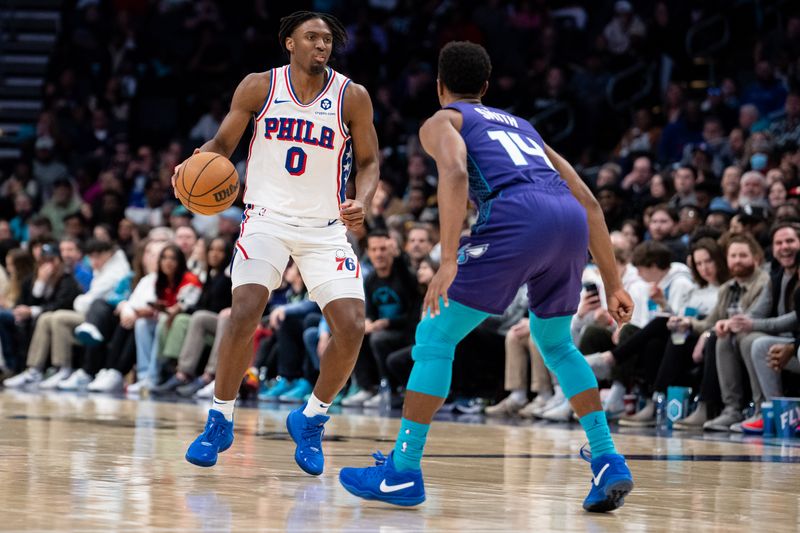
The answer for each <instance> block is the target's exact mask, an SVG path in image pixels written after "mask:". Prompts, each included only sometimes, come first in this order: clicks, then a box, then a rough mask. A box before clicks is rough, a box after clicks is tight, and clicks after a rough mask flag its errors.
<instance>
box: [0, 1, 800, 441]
mask: <svg viewBox="0 0 800 533" xmlns="http://www.w3.org/2000/svg"><path fill="white" fill-rule="evenodd" d="M73 4H74V5H70V6H67V7H66V8H65V9H64V12H63V17H64V21H63V22H64V24H63V31H62V33H61V35H60V37H59V43H58V46H57V48H56V51H55V52H54V53H53V56H52V58H51V64H50V71H49V75H48V80H47V83H46V85H45V88H44V91H43V95H42V98H43V100H44V110H43V111H42V113H41V115H40V117H39V120H38V122H37V123H36V124H34V125H32V126H31V127H30V128H29V129H26V130H23V131H22V132H21V133H20V139H19V142H20V145H21V146H22V147H23V149H24V156H23V157H22V158H20V159H19V160H17V161H14V162H13V164H11V165H9V166H7V167H6V168H2V172H3V176H2V184H0V255H1V256H2V257H0V259H2V263H3V265H4V266H5V269H0V341H2V343H0V347H1V348H2V357H1V358H0V369H2V372H3V373H5V374H7V376H8V377H7V379H6V380H5V381H4V384H5V386H6V387H17V386H30V385H37V386H38V387H41V388H59V389H66V390H75V389H81V388H88V390H90V391H98V392H99V391H122V390H127V391H128V392H129V393H137V392H140V391H142V390H148V391H150V392H151V393H153V394H168V393H170V394H171V393H173V392H176V393H178V394H180V395H184V396H192V395H198V396H200V397H203V396H208V395H209V394H210V393H211V392H212V391H213V380H214V372H215V366H216V360H217V357H218V353H217V350H218V345H219V338H220V332H221V331H222V329H223V328H224V324H225V322H226V321H227V319H228V316H229V312H230V311H229V307H230V279H229V278H228V276H227V275H226V273H225V270H226V269H225V266H226V265H227V263H228V262H229V260H230V254H231V248H232V245H233V243H234V241H235V239H236V237H237V235H238V231H239V222H240V219H241V215H242V209H241V199H239V201H238V202H237V203H236V204H235V205H234V206H233V207H231V208H230V209H228V210H226V211H225V212H223V213H221V214H220V215H215V216H199V215H193V214H192V213H190V212H188V211H187V210H186V209H184V208H183V207H182V206H180V204H178V203H177V201H176V200H175V199H174V197H173V195H172V190H171V184H170V177H171V175H172V172H173V169H174V167H175V165H176V164H177V163H179V162H180V161H182V160H183V159H184V158H185V157H186V156H187V155H188V154H189V153H191V150H192V149H193V148H194V147H196V146H199V145H200V144H202V143H203V142H204V141H205V140H207V139H209V138H210V137H211V136H213V135H214V133H215V131H216V129H217V128H218V126H219V124H220V121H221V119H222V118H223V117H224V114H225V112H226V108H227V104H228V101H229V99H230V96H231V94H232V91H233V89H234V88H235V86H236V84H237V83H238V81H239V80H240V79H241V78H242V77H243V76H244V75H245V74H246V73H248V72H252V71H261V70H265V69H267V68H270V67H271V66H274V65H279V64H282V63H284V62H285V57H283V56H282V55H281V51H280V48H279V46H278V43H277V41H276V35H277V28H278V23H279V19H280V16H282V15H284V14H286V13H287V12H289V11H293V10H295V9H299V8H304V7H305V8H309V9H315V10H322V11H328V12H331V13H334V14H335V15H337V16H339V17H340V18H341V20H342V21H343V23H344V24H345V26H346V27H347V31H348V35H349V41H348V44H347V45H346V47H345V48H344V49H343V50H337V51H335V54H334V58H333V65H334V67H335V68H337V69H339V70H341V71H342V72H344V73H346V74H347V75H348V76H351V77H352V78H353V79H354V80H356V81H357V82H359V83H361V84H363V85H365V86H366V88H367V89H368V90H369V92H370V94H371V96H372V100H373V105H374V108H375V126H376V129H377V132H378V136H379V141H380V147H381V152H380V153H381V181H380V183H379V187H378V190H377V192H376V194H375V197H374V198H373V200H372V203H371V205H369V206H368V216H367V222H368V223H367V226H366V227H365V228H364V230H363V231H360V232H357V233H351V234H350V240H351V242H352V244H353V246H354V249H355V250H356V252H357V254H358V255H359V257H360V258H361V262H362V270H363V272H364V273H365V276H364V278H365V289H366V297H367V302H366V310H367V337H366V339H365V342H364V344H363V347H362V351H361V354H360V355H359V359H358V363H357V366H356V370H355V372H354V376H353V379H352V380H351V381H352V383H351V385H350V387H349V388H348V391H347V395H346V397H344V398H343V399H342V400H341V401H342V403H343V404H344V405H345V406H364V407H367V408H370V407H378V406H380V405H381V403H382V402H385V400H386V399H387V396H388V397H390V398H391V399H392V401H393V403H397V402H399V401H400V399H401V398H402V391H403V385H404V384H405V382H406V379H407V377H408V373H409V371H410V365H411V358H410V344H411V340H412V338H413V331H414V328H415V325H416V322H417V321H418V319H419V316H420V303H421V299H422V295H423V294H424V290H425V286H426V283H427V282H428V281H429V280H430V279H431V277H432V275H433V273H434V272H435V271H436V269H437V266H438V263H437V258H438V225H437V224H438V211H437V204H436V184H437V177H436V169H435V167H434V166H433V165H432V164H431V161H430V160H429V159H428V158H427V157H426V155H425V154H424V153H423V151H422V149H421V147H420V144H419V140H418V137H417V130H418V127H419V125H420V124H421V122H422V120H424V118H425V117H427V116H429V115H430V114H431V113H432V112H434V111H435V110H436V109H437V108H438V102H437V98H436V90H435V83H436V67H435V65H436V56H437V53H438V49H439V48H440V47H441V45H443V44H444V43H446V42H448V41H450V40H453V39H460V40H463V39H467V40H471V41H474V42H479V43H481V44H483V45H485V46H486V47H487V49H488V50H489V52H490V55H491V57H492V60H493V73H492V78H491V83H490V89H489V92H488V94H487V95H486V98H485V103H486V104H487V105H491V106H496V107H499V108H501V109H504V110H506V111H508V112H512V113H515V114H517V115H520V116H522V117H525V118H531V120H532V121H533V122H534V123H535V125H536V126H537V128H539V129H540V131H541V133H542V135H543V137H544V139H545V140H546V141H547V142H548V143H550V144H552V145H553V146H554V147H555V148H556V149H558V150H559V151H561V152H563V153H565V154H566V155H567V156H568V157H569V158H570V159H571V160H572V161H573V162H574V164H575V166H576V168H577V169H578V170H579V171H580V172H581V174H582V176H583V177H584V179H585V180H586V181H587V183H589V184H590V185H591V186H592V187H593V189H594V191H595V194H596V196H597V199H598V201H599V203H600V205H601V207H602V210H603V212H604V214H605V218H606V223H607V225H608V227H609V230H611V231H612V241H613V245H614V248H615V250H614V251H615V254H616V257H617V262H618V267H619V271H620V275H621V276H622V278H623V280H624V284H625V286H626V288H627V289H628V290H629V292H631V294H632V295H633V297H634V300H635V302H636V305H637V309H636V313H635V315H634V320H633V321H632V324H631V325H628V326H625V327H623V328H621V329H620V328H617V326H616V324H614V323H613V322H612V321H611V319H610V317H609V315H608V313H607V312H606V311H605V310H604V305H605V300H604V298H605V296H604V291H603V287H602V281H601V280H600V277H599V275H598V274H597V272H596V269H595V268H594V267H593V265H591V264H589V265H587V268H586V272H585V275H584V278H585V279H584V281H585V284H584V287H585V288H584V291H583V293H582V296H581V303H580V307H579V309H578V312H577V315H576V316H575V318H574V321H573V334H574V337H575V340H576V343H577V344H578V346H579V347H580V348H581V350H582V351H583V352H584V353H585V354H586V355H587V358H588V360H589V361H590V363H591V365H592V368H593V369H594V370H595V373H596V374H597V376H598V378H599V379H600V381H601V384H603V385H604V386H607V387H608V392H607V393H604V397H605V401H604V406H605V408H606V410H607V412H608V413H609V416H612V417H621V420H620V423H621V424H627V425H645V426H646V425H652V424H654V423H655V419H656V413H655V411H656V407H657V404H658V401H659V398H660V396H659V395H663V393H664V392H665V391H666V388H667V387H669V386H672V385H687V386H691V387H693V390H694V391H695V393H697V394H698V395H699V403H698V406H699V407H698V409H696V410H695V412H694V414H693V415H692V416H691V417H690V418H689V419H687V420H686V421H684V422H683V425H684V426H685V427H703V426H705V428H706V429H718V430H721V429H724V430H730V429H731V428H733V429H735V430H738V429H740V428H741V427H742V426H743V425H744V426H745V427H746V428H755V429H758V427H759V426H758V425H759V424H760V420H761V418H760V405H761V401H762V400H764V399H767V398H770V397H774V396H775V395H779V394H782V393H783V392H784V390H783V388H784V386H789V387H791V386H792V384H793V383H792V380H791V379H788V381H786V383H784V382H783V381H782V380H781V376H782V374H781V370H788V371H790V372H800V363H798V362H797V357H796V350H795V343H794V338H795V333H796V332H797V331H798V330H799V329H800V326H798V320H797V317H796V315H795V299H796V296H795V286H796V281H797V252H798V251H800V238H798V237H799V235H798V233H799V232H800V175H799V171H800V92H799V90H800V89H799V87H800V85H798V82H800V14H799V13H798V12H796V11H792V10H791V9H789V8H788V7H786V6H783V7H781V8H775V9H772V10H771V11H770V10H769V6H760V5H758V4H756V3H749V2H739V3H737V4H736V6H735V7H734V8H730V9H729V7H730V6H728V2H723V1H719V2H703V3H702V5H700V4H697V5H695V4H694V3H682V4H681V5H675V4H674V3H668V2H661V1H652V0H642V1H634V2H629V1H625V0H619V1H609V0H605V1H600V2H591V3H585V2H583V3H581V2H574V1H569V0H560V1H553V2H544V1H542V0H513V1H512V0H490V1H488V2H476V1H474V2H473V1H468V2H452V1H447V0H445V1H432V2H414V1H411V0H405V1H404V0H370V1H369V2H351V1H341V2H337V1H332V0H313V1H308V2H300V3H293V4H292V6H291V8H289V7H281V6H278V5H277V4H276V3H273V2H267V1H266V0H252V1H248V2H233V3H231V2H228V3H226V2H220V1H214V0H198V1H192V2H190V1H188V0H158V1H146V0H113V1H112V0H103V1H99V0H78V1H76V2H73ZM301 4H302V5H301ZM714 20H722V21H723V22H724V24H727V26H728V29H729V32H728V33H729V34H730V35H731V36H732V37H731V38H730V39H729V40H728V41H725V40H724V36H723V37H720V46H718V47H716V48H715V51H714V52H713V54H712V55H711V56H704V57H703V61H698V60H697V59H698V57H695V55H694V54H695V53H696V54H700V53H701V52H700V51H697V52H695V51H693V50H692V47H691V46H684V44H685V43H686V42H687V39H686V34H687V29H688V28H690V27H691V26H692V25H694V24H697V23H700V22H703V21H714ZM708 33H709V34H711V33H712V32H711V30H709V32H708ZM711 37H712V38H713V35H712V36H711ZM648 65H649V66H650V68H648V67H647V66H648ZM709 65H712V66H713V68H710V67H709ZM637 76H642V77H637ZM626 84H627V85H629V86H631V87H627V88H626ZM641 87H645V88H646V90H644V91H643V90H641ZM248 135H249V132H246V133H245V136H248ZM245 150H246V143H241V144H240V147H239V148H238V149H237V151H236V152H235V153H234V154H233V156H232V160H233V162H234V164H235V165H237V167H238V169H239V175H240V176H242V178H243V179H244V177H245V176H246V163H245V160H246V153H245ZM352 184H353V180H351V183H350V186H352ZM351 192H352V191H351ZM467 228H468V224H467V225H465V229H467ZM476 290H479V288H476ZM525 299H526V295H525V293H524V290H521V291H520V294H519V295H518V298H517V299H516V301H515V303H514V304H512V306H511V307H510V308H509V309H508V310H507V311H506V313H505V314H504V315H503V316H502V317H497V318H496V319H491V320H488V321H487V322H486V323H485V324H483V325H482V326H481V327H480V328H479V329H478V330H476V331H475V332H473V333H472V334H471V335H470V336H468V337H467V338H466V339H465V340H464V341H463V342H462V344H461V345H460V346H459V350H458V351H457V355H456V372H455V376H454V381H453V395H452V397H451V399H452V400H454V401H453V402H452V405H453V406H454V408H457V409H460V410H462V411H464V412H477V411H479V410H481V404H480V402H478V401H475V400H474V398H476V397H483V398H488V399H490V400H493V401H497V400H501V401H500V402H499V403H497V404H496V405H493V406H491V407H489V408H487V409H486V412H487V414H489V415H521V416H526V417H541V418H545V419H550V420H569V419H570V417H571V411H570V408H569V405H568V402H566V400H565V398H564V396H563V393H562V392H561V389H560V387H559V385H558V383H557V382H556V381H555V380H554V379H553V377H552V376H551V375H550V374H549V373H548V371H547V369H546V368H545V366H544V365H543V363H542V360H541V356H540V354H539V353H538V351H537V349H536V346H535V345H534V344H532V343H531V342H529V331H528V329H527V321H526V320H525V315H526V306H525ZM329 339H330V331H329V329H328V327H327V325H326V323H325V320H324V318H323V317H322V315H321V313H320V310H319V308H318V307H317V306H316V304H315V303H313V302H311V301H310V300H309V299H308V295H307V293H306V290H305V288H304V285H303V281H302V277H301V274H300V272H299V271H298V270H297V268H296V267H294V266H293V265H290V267H289V268H288V269H287V272H286V274H285V279H284V285H283V287H282V288H281V289H280V290H278V291H276V292H275V293H274V294H273V295H272V298H271V300H270V303H269V305H268V307H267V309H266V310H265V315H264V319H263V321H262V326H261V327H260V328H259V330H258V332H257V334H256V337H255V343H254V359H253V367H254V368H255V369H261V374H260V377H261V379H262V381H263V383H262V388H261V391H260V393H259V398H261V399H263V400H275V401H302V400H303V398H304V397H305V396H307V395H308V394H309V393H310V391H311V390H312V388H313V383H314V380H315V379H316V376H317V374H318V371H319V357H320V356H321V354H323V352H324V349H325V346H326V345H327V342H328V341H329ZM504 365H505V370H504ZM134 369H135V372H132V370H134ZM254 372H258V371H257V370H256V371H254ZM134 376H135V377H134ZM503 376H505V379H504V378H503ZM784 376H785V373H784ZM126 377H127V379H126ZM504 388H505V390H506V391H508V393H509V394H508V395H507V396H505V394H504V392H503V389H504ZM634 392H635V393H638V394H639V396H640V397H641V398H642V401H641V402H640V405H639V409H637V412H635V413H628V414H624V410H625V407H626V402H625V401H624V399H625V397H626V395H628V394H631V393H634ZM504 396H505V397H504ZM745 417H749V418H748V419H747V420H745ZM677 426H678V427H680V424H678V425H677Z"/></svg>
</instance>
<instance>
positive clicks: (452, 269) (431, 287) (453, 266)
mask: <svg viewBox="0 0 800 533" xmlns="http://www.w3.org/2000/svg"><path fill="white" fill-rule="evenodd" d="M457 272H458V264H457V263H456V262H455V261H452V262H447V263H442V264H441V266H440V267H439V270H438V271H437V272H436V274H434V276H433V278H432V279H431V282H430V283H429V284H428V292H426V293H425V300H424V301H423V302H422V316H423V318H424V317H425V315H427V314H428V313H430V315H431V318H433V317H435V316H436V315H438V314H439V312H440V311H439V298H442V299H443V300H444V306H445V307H447V306H449V305H450V301H449V300H448V299H447V289H449V288H450V285H452V284H453V280H454V279H456V273H457Z"/></svg>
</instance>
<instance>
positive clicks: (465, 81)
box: [439, 41, 492, 95]
mask: <svg viewBox="0 0 800 533" xmlns="http://www.w3.org/2000/svg"><path fill="white" fill-rule="evenodd" d="M491 73H492V61H491V59H489V54H488V53H487V52H486V49H485V48H484V47H483V46H481V45H479V44H475V43H471V42H469V41H451V42H449V43H447V44H446V45H444V47H443V48H442V50H441V51H440V52H439V80H440V81H441V82H442V83H443V84H444V86H445V87H447V90H449V91H450V92H452V93H455V94H463V95H478V94H480V92H481V89H482V88H483V84H484V83H486V82H487V81H488V80H489V76H490V75H491Z"/></svg>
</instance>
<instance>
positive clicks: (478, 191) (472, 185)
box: [467, 153, 493, 232]
mask: <svg viewBox="0 0 800 533" xmlns="http://www.w3.org/2000/svg"><path fill="white" fill-rule="evenodd" d="M467 175H468V177H469V189H470V191H471V192H472V195H473V196H474V197H475V202H476V204H477V208H478V220H477V221H476V222H475V224H474V225H473V226H472V231H473V232H477V231H480V229H481V228H482V227H483V226H484V225H486V223H487V222H488V221H489V215H491V211H492V192H493V191H492V187H491V186H490V185H489V182H488V181H487V180H486V177H485V176H484V175H483V171H481V168H480V167H479V166H478V163H476V162H475V159H473V158H472V156H471V155H470V154H469V153H467Z"/></svg>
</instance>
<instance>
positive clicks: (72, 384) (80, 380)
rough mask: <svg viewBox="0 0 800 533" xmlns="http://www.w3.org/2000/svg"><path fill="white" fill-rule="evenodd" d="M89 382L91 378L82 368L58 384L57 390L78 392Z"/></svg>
mask: <svg viewBox="0 0 800 533" xmlns="http://www.w3.org/2000/svg"><path fill="white" fill-rule="evenodd" d="M91 382H92V376H90V375H89V374H87V373H86V371H84V370H83V369H82V368H79V369H78V370H76V371H75V372H73V373H72V375H70V376H69V377H68V378H67V379H64V380H61V381H60V382H59V384H58V390H79V389H83V388H85V387H86V386H87V385H88V384H89V383H91Z"/></svg>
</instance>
